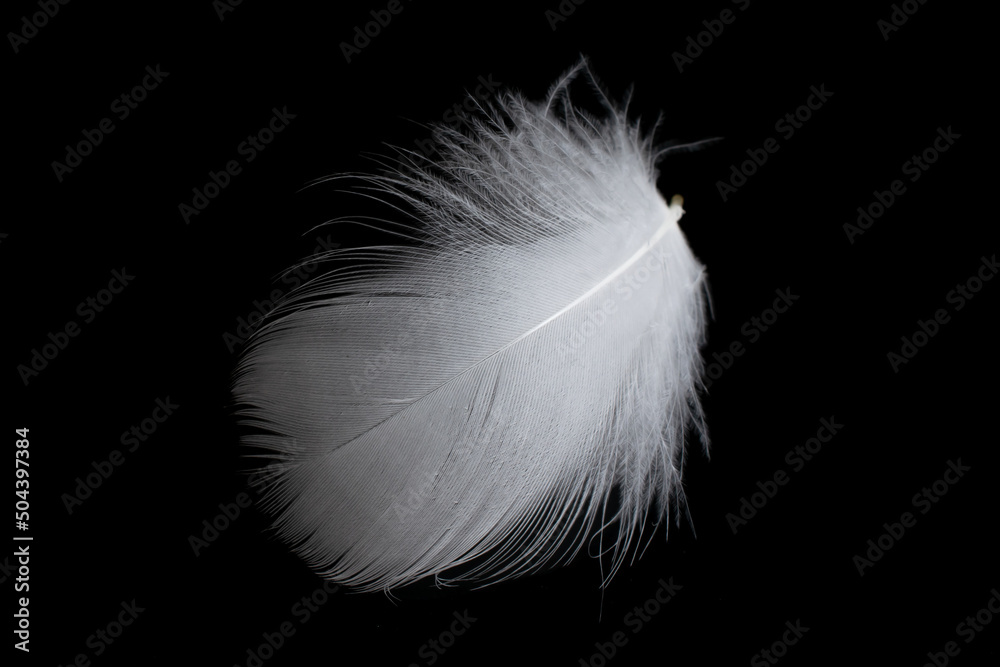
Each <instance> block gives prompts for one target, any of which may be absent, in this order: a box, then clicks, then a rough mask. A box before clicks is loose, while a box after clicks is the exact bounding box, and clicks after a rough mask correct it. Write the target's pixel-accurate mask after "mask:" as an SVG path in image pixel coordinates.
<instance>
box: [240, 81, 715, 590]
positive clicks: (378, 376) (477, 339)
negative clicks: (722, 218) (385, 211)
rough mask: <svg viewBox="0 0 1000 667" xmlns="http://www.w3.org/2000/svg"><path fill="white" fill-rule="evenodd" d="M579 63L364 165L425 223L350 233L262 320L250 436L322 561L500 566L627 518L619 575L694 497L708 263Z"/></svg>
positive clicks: (549, 558)
mask: <svg viewBox="0 0 1000 667" xmlns="http://www.w3.org/2000/svg"><path fill="white" fill-rule="evenodd" d="M579 71H584V72H586V73H587V74H588V75H589V70H588V68H587V66H586V63H585V62H581V63H580V64H579V65H577V66H576V67H574V68H573V69H572V70H571V71H570V72H569V73H568V74H567V75H566V76H564V77H563V78H562V79H561V80H560V81H559V83H557V85H556V86H555V87H554V88H553V89H552V90H551V91H550V94H549V95H548V98H547V99H546V100H545V102H544V103H540V104H536V103H531V102H528V101H525V100H524V99H523V98H522V97H520V96H519V95H517V94H510V93H507V94H504V95H502V96H500V97H499V98H498V99H497V100H496V102H495V103H494V104H493V105H491V106H490V107H489V108H488V109H487V110H486V113H485V115H484V116H482V117H477V118H476V119H470V122H471V123H472V124H473V129H472V130H469V131H467V132H466V133H461V132H458V131H455V130H453V129H450V128H447V127H437V128H435V138H436V141H437V146H438V149H439V153H440V156H441V157H440V158H439V159H437V160H435V161H434V162H433V163H427V162H426V161H423V160H422V159H420V158H419V157H417V156H413V155H405V154H404V157H403V159H402V160H401V161H400V164H399V165H397V168H395V169H393V170H390V171H387V172H386V173H384V174H382V175H379V176H372V177H368V179H367V180H368V182H369V183H371V184H373V185H374V186H375V188H376V190H377V191H378V192H379V193H380V196H381V197H383V198H384V197H386V196H390V195H391V196H393V197H394V198H398V199H399V200H401V203H402V204H405V205H406V206H408V207H410V208H411V209H412V210H414V211H415V213H416V215H417V217H418V218H419V220H420V225H419V226H418V227H416V228H415V230H414V231H412V232H410V233H413V234H417V233H419V234H420V243H419V244H417V245H416V246H415V247H414V246H411V247H391V248H386V247H379V248H366V249H358V250H354V251H350V252H348V253H341V256H343V257H346V258H350V259H353V260H355V263H354V264H353V268H350V269H341V270H340V271H337V272H334V273H332V274H330V275H328V276H326V277H325V278H323V279H321V280H319V281H316V282H315V283H313V284H311V285H308V286H307V287H306V289H304V290H301V291H300V292H299V293H298V294H297V295H296V296H295V298H293V299H291V300H290V301H289V302H288V303H286V304H285V305H284V306H283V307H282V308H281V309H279V310H278V311H276V313H275V314H274V317H273V318H272V319H271V320H270V321H269V322H268V323H267V324H266V325H265V326H264V327H262V328H261V329H260V330H259V331H258V332H257V333H256V335H255V336H254V338H253V339H252V340H251V341H250V343H249V344H248V347H247V349H246V351H245V354H244V356H243V358H242V360H241V363H240V365H239V369H238V372H237V375H236V379H235V383H234V394H235V396H236V398H237V400H238V402H239V403H241V404H242V407H241V414H243V415H244V416H245V421H246V422H247V423H250V424H253V425H255V426H257V427H259V428H260V429H262V430H263V431H264V432H263V433H259V434H257V435H253V436H248V437H247V438H246V441H247V442H248V443H249V444H251V445H253V446H257V447H262V448H264V449H265V450H266V452H267V455H268V456H270V457H272V458H273V459H275V463H274V464H272V465H271V466H270V467H269V468H268V469H269V471H270V481H271V487H270V494H269V496H268V498H269V504H268V507H269V509H271V510H272V511H273V512H275V514H276V515H277V517H276V520H275V529H276V530H277V532H278V533H279V534H280V535H281V536H282V537H283V538H284V539H286V540H287V541H288V542H290V543H291V544H292V545H293V547H294V549H295V550H296V551H297V552H298V553H299V554H300V555H301V557H302V558H304V559H305V560H306V561H307V562H308V563H310V564H311V565H312V566H313V567H314V568H316V569H317V570H318V571H319V572H320V573H321V574H322V575H323V576H325V577H327V578H330V579H333V580H336V581H338V582H341V583H343V584H346V585H349V586H353V587H356V588H357V589H360V590H386V591H387V590H389V589H391V588H394V587H397V586H401V585H404V584H407V583H410V582H413V581H415V580H417V579H420V578H422V577H426V576H431V575H433V576H434V577H435V580H436V581H437V582H438V583H447V582H449V581H455V580H472V581H478V582H485V583H488V582H493V581H498V580H503V579H506V578H510V577H514V576H518V575H521V574H524V573H528V572H533V571H536V570H538V569H540V568H543V567H549V566H552V565H555V564H557V563H561V562H565V561H568V560H569V559H570V558H572V557H573V556H575V555H576V554H577V553H578V552H579V551H580V549H581V548H582V547H583V546H584V545H585V544H586V543H587V540H588V538H590V537H593V536H594V535H595V534H596V533H597V532H600V533H601V534H602V535H604V534H605V533H607V531H608V529H609V528H611V527H615V528H617V534H615V535H613V536H611V539H609V540H608V541H609V542H610V543H611V544H612V546H611V547H610V548H609V551H612V552H613V565H612V567H611V570H610V572H609V573H608V578H610V576H611V575H612V574H613V573H614V571H615V570H616V569H617V567H618V566H619V565H620V563H621V562H622V560H623V558H624V557H625V555H626V553H627V552H628V551H629V548H630V546H634V545H635V542H636V538H638V537H639V536H640V534H641V532H642V529H643V526H644V524H645V523H646V520H647V518H652V519H653V520H655V521H659V520H660V519H662V518H663V517H664V516H666V515H667V514H668V512H669V508H670V506H671V502H672V501H674V502H681V503H682V502H683V496H682V494H681V487H680V480H681V469H682V467H683V452H684V435H685V431H686V429H687V428H688V427H689V426H691V425H694V426H695V427H696V428H697V429H698V431H699V434H700V435H701V436H702V439H703V441H704V442H705V443H706V445H707V439H706V438H704V426H703V423H702V418H701V410H700V407H699V403H698V396H697V390H698V388H699V387H700V386H701V380H700V378H701V371H702V361H701V358H700V355H699V351H698V350H699V347H700V345H701V344H702V342H703V336H704V328H705V313H704V311H705V297H706V291H705V272H704V268H703V266H702V265H701V264H700V263H699V262H698V261H697V259H696V258H695V257H694V255H693V254H692V252H691V250H690V249H689V248H688V246H687V243H686V241H685V239H684V236H683V234H682V232H681V230H680V228H679V227H678V224H677V221H678V219H679V218H680V217H681V215H682V213H683V211H682V209H681V206H680V203H679V202H675V203H674V204H673V205H668V204H667V203H666V202H665V201H664V199H663V198H662V197H661V196H660V194H659V193H658V192H657V189H656V184H655V182H656V177H657V173H656V170H655V166H654V165H655V161H656V159H657V157H658V156H657V155H656V154H654V151H653V149H652V147H651V143H650V139H649V138H648V137H643V136H642V135H641V133H640V130H639V128H638V125H637V124H632V123H629V121H628V120H627V119H626V116H625V112H624V111H621V110H619V109H617V108H615V107H613V106H612V105H611V104H610V103H608V102H607V101H606V97H605V98H604V100H605V104H606V106H607V116H606V117H605V118H596V117H592V116H590V115H587V114H585V113H583V112H581V111H579V110H577V109H575V108H574V107H573V106H572V104H571V103H570V101H569V96H568V92H567V86H568V85H569V83H570V81H571V79H572V78H573V77H574V76H575V75H576V74H577V73H578V72H579ZM591 81H592V82H594V80H593V77H592V76H591ZM594 83H595V86H596V82H594ZM598 90H599V89H598ZM601 96H602V97H603V93H601ZM406 206H404V208H406ZM416 230H419V231H416ZM357 260H362V263H361V264H360V265H359V264H358V263H357ZM650 515H651V516H650ZM678 520H679V517H678ZM602 539H607V538H602Z"/></svg>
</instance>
